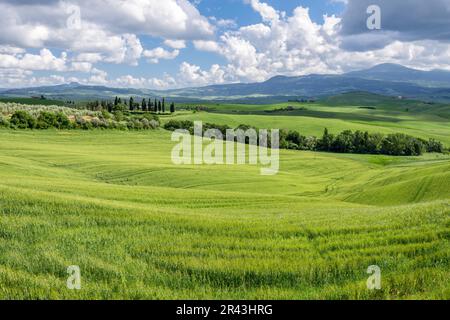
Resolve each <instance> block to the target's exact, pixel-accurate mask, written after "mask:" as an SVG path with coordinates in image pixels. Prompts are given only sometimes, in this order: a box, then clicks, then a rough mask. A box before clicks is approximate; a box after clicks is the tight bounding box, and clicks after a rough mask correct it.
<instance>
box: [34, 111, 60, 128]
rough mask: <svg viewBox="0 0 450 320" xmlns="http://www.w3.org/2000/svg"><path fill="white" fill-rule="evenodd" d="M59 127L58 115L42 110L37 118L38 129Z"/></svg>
mask: <svg viewBox="0 0 450 320" xmlns="http://www.w3.org/2000/svg"><path fill="white" fill-rule="evenodd" d="M55 127H57V119H56V115H55V114H54V113H53V112H48V111H41V112H40V114H39V117H38V119H37V128H38V129H48V128H55Z"/></svg>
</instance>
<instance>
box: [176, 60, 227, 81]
mask: <svg viewBox="0 0 450 320" xmlns="http://www.w3.org/2000/svg"><path fill="white" fill-rule="evenodd" d="M177 78H178V79H180V80H181V83H182V84H183V85H187V86H204V85H208V84H221V83H225V82H226V80H225V71H224V70H223V69H222V68H221V67H220V66H219V65H218V64H214V65H212V66H211V68H210V69H209V70H207V71H205V70H202V69H201V68H200V67H199V66H197V65H193V64H190V63H188V62H183V63H182V64H181V65H180V71H179V73H178V77H177Z"/></svg>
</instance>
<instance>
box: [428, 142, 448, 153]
mask: <svg viewBox="0 0 450 320" xmlns="http://www.w3.org/2000/svg"><path fill="white" fill-rule="evenodd" d="M426 148H427V152H437V153H443V152H444V145H443V144H442V143H441V142H440V141H436V140H434V139H430V140H429V141H428V142H427V143H426Z"/></svg>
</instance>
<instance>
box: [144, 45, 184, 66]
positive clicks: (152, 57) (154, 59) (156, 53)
mask: <svg viewBox="0 0 450 320" xmlns="http://www.w3.org/2000/svg"><path fill="white" fill-rule="evenodd" d="M179 54H180V51H179V50H173V51H167V50H165V49H164V48H161V47H159V48H155V49H153V50H145V51H144V57H146V58H148V61H149V62H150V63H158V62H159V60H161V59H163V60H173V59H175V58H176V57H178V55H179Z"/></svg>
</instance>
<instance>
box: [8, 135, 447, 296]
mask: <svg viewBox="0 0 450 320" xmlns="http://www.w3.org/2000/svg"><path fill="white" fill-rule="evenodd" d="M0 135H1V140H0V148H1V150H2V152H1V155H0V178H1V180H0V181H1V182H0V194H1V196H0V199H1V200H0V201H1V202H0V213H1V220H0V298H8V299H9V298H17V299H38V298H39V299H64V298H71V299H81V298H104V299H132V298H139V299H140V298H148V299H167V298H174V299H188V298H189V299H200V298H212V299H219V298H222V299H224V298H236V299H263V298H266V299H352V298H356V299H402V298H425V299H430V298H449V296H450V287H449V283H450V282H449V279H450V271H449V270H450V268H449V263H450V261H449V256H450V247H449V231H450V220H449V213H450V207H449V198H448V195H449V194H450V189H449V184H448V181H449V178H450V175H449V174H450V158H449V157H448V156H445V155H435V154H427V155H425V156H422V157H418V158H393V157H386V156H362V155H358V156H357V155H338V154H325V153H312V152H297V151H282V153H281V172H280V173H279V174H278V175H277V176H273V177H263V176H260V175H259V170H258V168H257V167H254V166H248V165H244V166H175V165H173V164H172V163H171V161H170V151H171V148H172V147H173V142H171V141H170V134H169V133H168V132H165V131H163V130H159V131H152V132H119V131H97V130H95V131H86V132H85V131H56V130H48V131H11V130H0ZM374 264H375V265H378V266H380V267H381V269H382V272H383V288H382V290H380V291H368V290H367V288H366V280H367V277H368V275H367V273H366V270H367V267H368V266H370V265H374ZM69 265H78V266H80V268H81V271H82V290H80V291H71V290H68V289H67V287H66V279H67V274H66V269H67V266H69Z"/></svg>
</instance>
